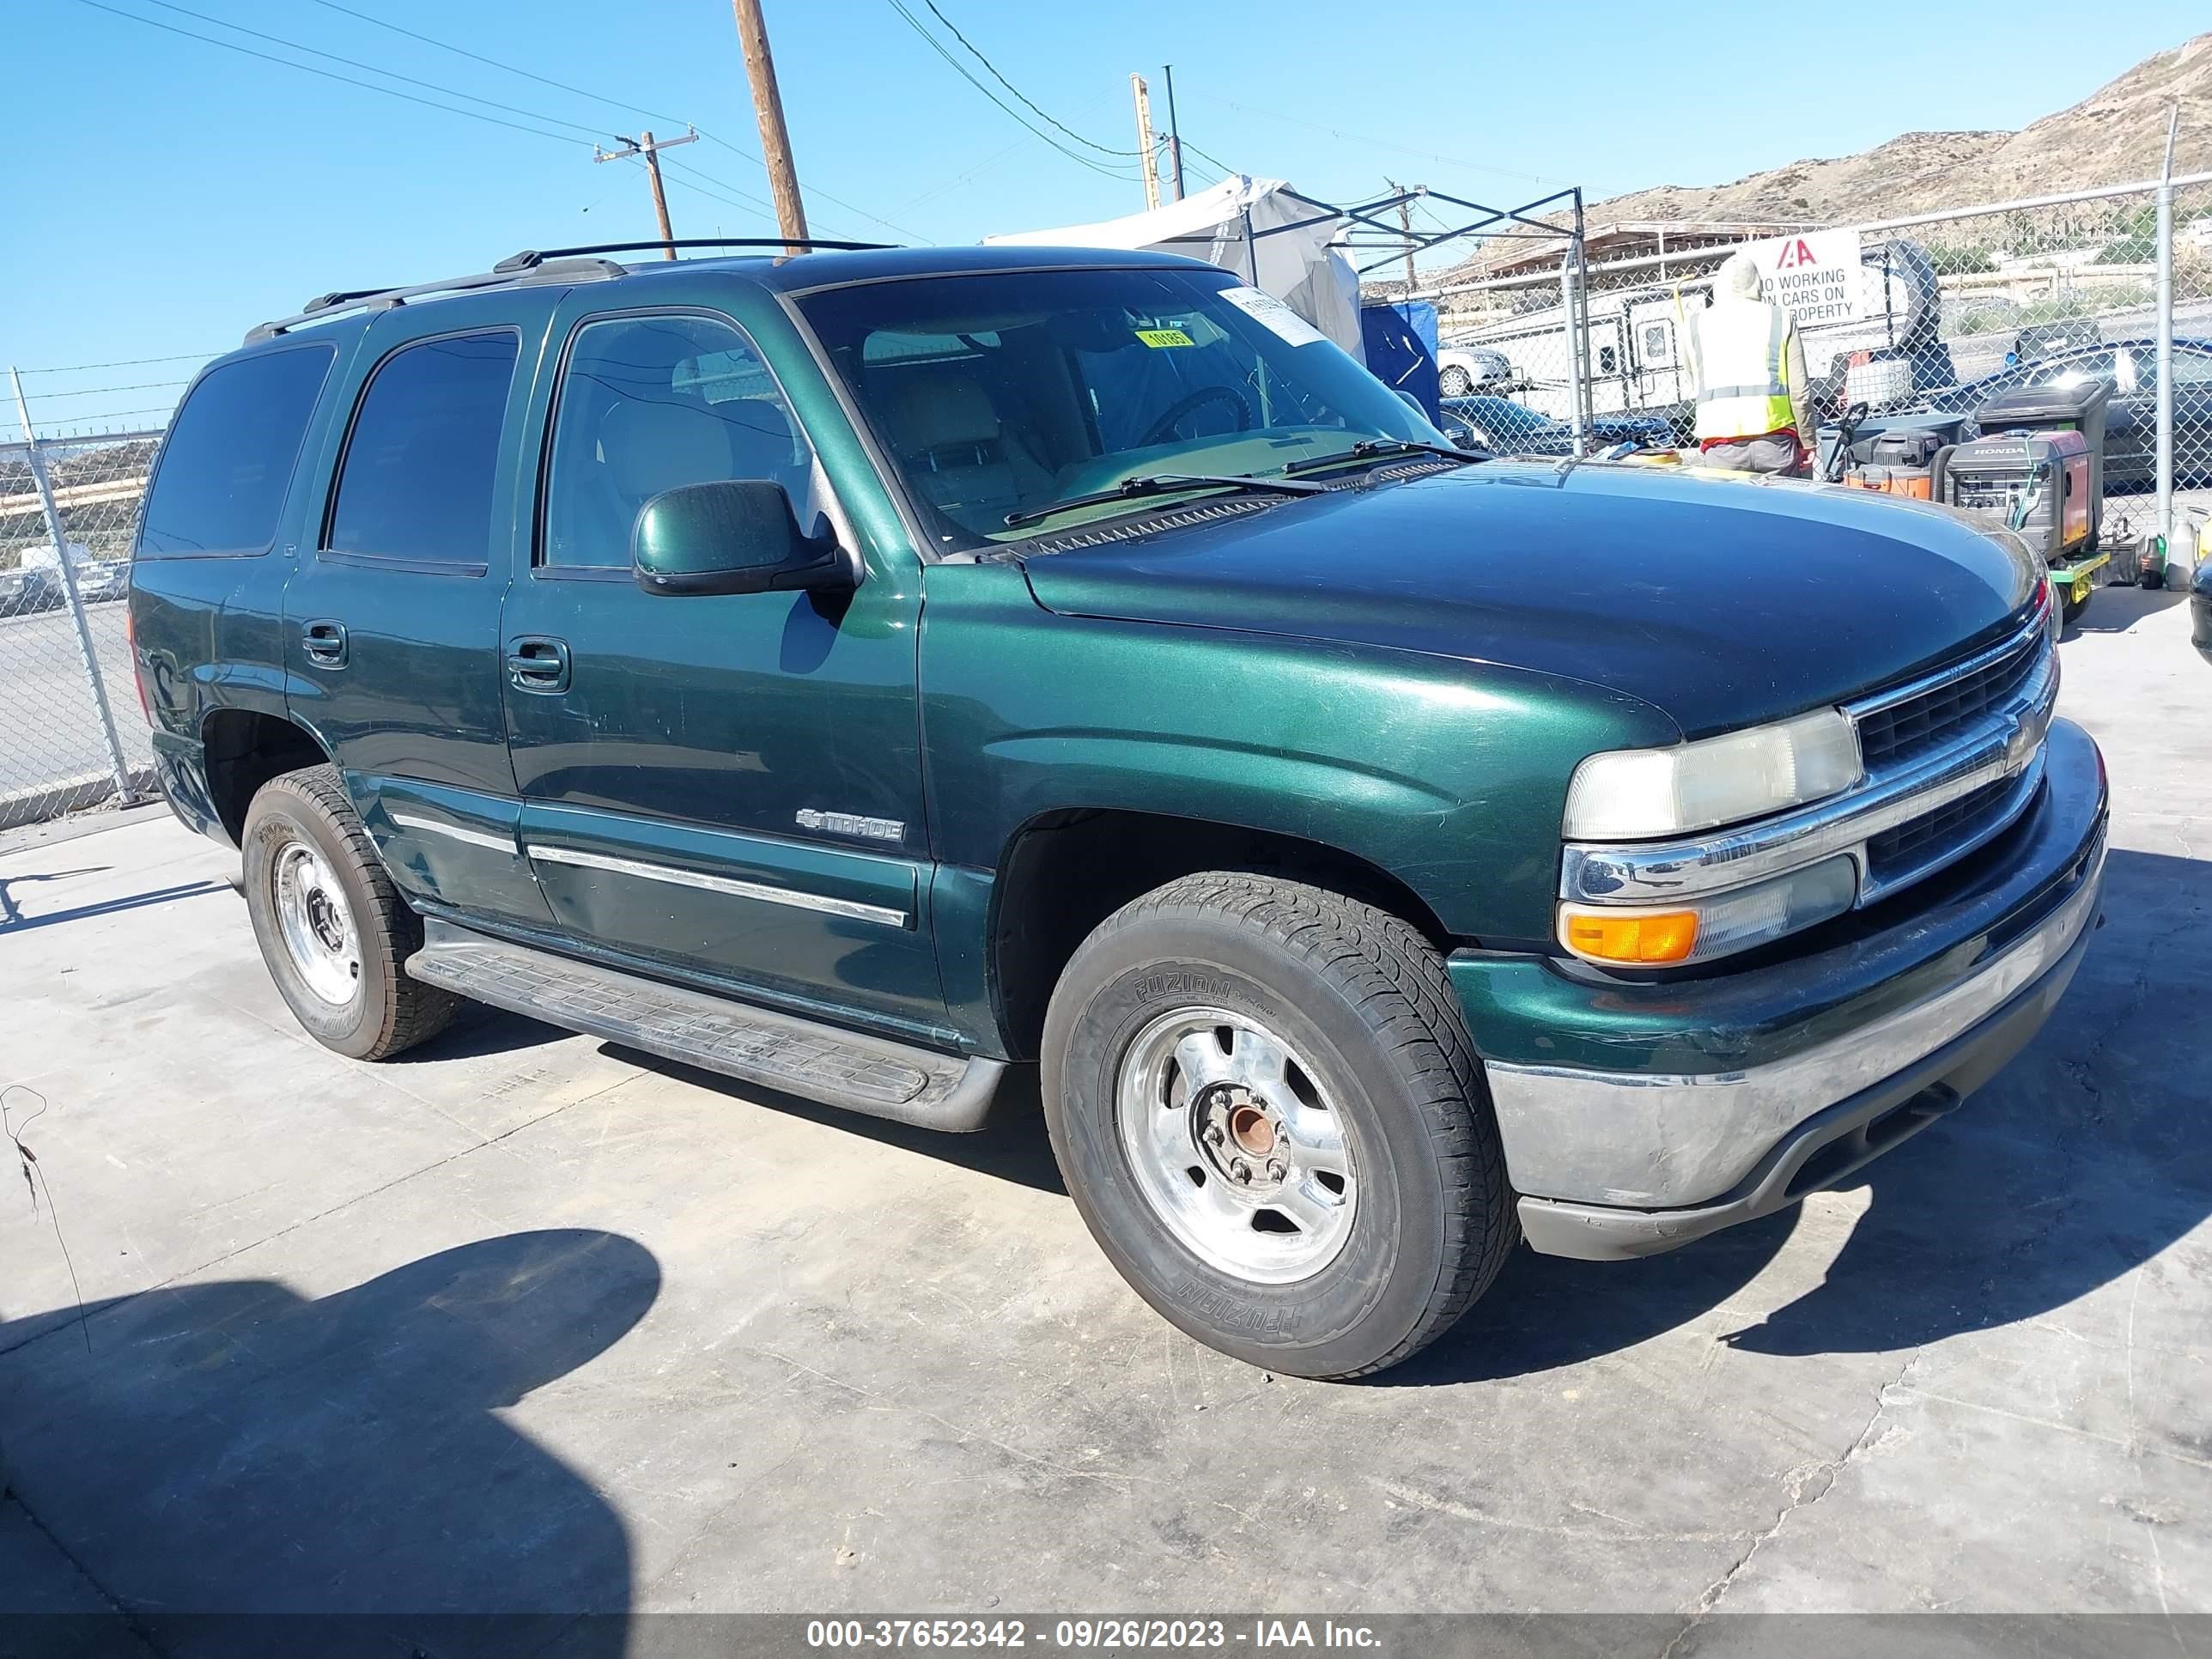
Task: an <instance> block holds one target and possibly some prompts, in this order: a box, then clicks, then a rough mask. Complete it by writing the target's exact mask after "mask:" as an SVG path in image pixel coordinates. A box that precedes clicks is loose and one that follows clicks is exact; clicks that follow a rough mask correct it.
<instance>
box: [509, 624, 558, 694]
mask: <svg viewBox="0 0 2212 1659" xmlns="http://www.w3.org/2000/svg"><path fill="white" fill-rule="evenodd" d="M507 684H509V685H512V686H513V688H514V689H515V690H518V691H534V692H537V693H538V694H539V695H541V696H557V695H558V694H559V693H561V692H563V691H566V690H568V641H566V640H556V639H552V638H550V637H548V636H547V635H525V636H524V637H522V638H520V639H518V640H515V641H513V642H512V643H510V644H509V645H508V647H507Z"/></svg>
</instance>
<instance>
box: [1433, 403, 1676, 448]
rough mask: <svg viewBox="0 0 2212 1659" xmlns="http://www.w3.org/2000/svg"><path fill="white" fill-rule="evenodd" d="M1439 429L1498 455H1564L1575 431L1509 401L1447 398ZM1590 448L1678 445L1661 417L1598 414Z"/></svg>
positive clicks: (1463, 441)
mask: <svg viewBox="0 0 2212 1659" xmlns="http://www.w3.org/2000/svg"><path fill="white" fill-rule="evenodd" d="M1441 408H1442V412H1443V428H1444V430H1445V432H1446V433H1448V434H1449V435H1450V436H1451V439H1452V441H1453V442H1455V443H1458V444H1464V445H1467V446H1468V447H1472V448H1475V449H1486V450H1489V451H1490V452H1491V453H1492V454H1497V455H1567V454H1571V453H1573V450H1574V436H1575V430H1574V428H1573V427H1571V426H1570V425H1569V424H1568V423H1567V422H1565V421H1562V420H1559V419H1556V418H1554V417H1553V416H1549V415H1541V414H1539V413H1537V411H1536V410H1533V409H1531V408H1529V407H1528V405H1527V404H1516V403H1515V402H1514V401H1513V400H1512V399H1511V398H1493V397H1474V398H1445V399H1444V400H1443V404H1442V405H1441ZM1590 438H1591V446H1592V447H1593V448H1599V449H1603V448H1609V447H1612V446H1613V445H1614V444H1623V443H1635V444H1644V445H1649V446H1650V447H1655V448H1666V447H1671V446H1673V445H1674V444H1675V443H1676V442H1678V441H1680V440H1679V439H1678V438H1677V437H1676V436H1675V434H1674V428H1673V427H1672V426H1671V425H1670V424H1669V423H1668V421H1667V420H1666V418H1665V417H1664V416H1658V415H1601V416H1597V418H1596V419H1595V420H1594V421H1592V422H1590Z"/></svg>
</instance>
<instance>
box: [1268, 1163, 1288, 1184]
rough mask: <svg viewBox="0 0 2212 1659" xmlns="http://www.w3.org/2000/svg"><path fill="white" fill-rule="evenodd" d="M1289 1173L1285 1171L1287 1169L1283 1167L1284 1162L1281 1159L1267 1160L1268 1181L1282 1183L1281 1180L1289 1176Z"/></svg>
mask: <svg viewBox="0 0 2212 1659" xmlns="http://www.w3.org/2000/svg"><path fill="white" fill-rule="evenodd" d="M1289 1173H1290V1171H1289V1170H1285V1168H1284V1167H1283V1160H1282V1159H1280V1158H1269V1159H1268V1160H1267V1179H1268V1180H1270V1181H1280V1180H1281V1179H1282V1178H1283V1177H1284V1176H1285V1175H1287V1174H1289Z"/></svg>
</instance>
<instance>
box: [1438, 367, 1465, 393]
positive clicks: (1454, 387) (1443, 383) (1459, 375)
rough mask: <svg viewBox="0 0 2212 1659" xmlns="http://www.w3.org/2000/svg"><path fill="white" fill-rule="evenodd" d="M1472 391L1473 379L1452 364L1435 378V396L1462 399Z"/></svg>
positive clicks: (1463, 370)
mask: <svg viewBox="0 0 2212 1659" xmlns="http://www.w3.org/2000/svg"><path fill="white" fill-rule="evenodd" d="M1472 391H1474V376H1473V375H1472V374H1468V372H1467V371H1466V370H1465V369H1463V368H1460V367H1459V366H1458V365H1457V364H1454V365H1453V366H1452V367H1451V368H1447V369H1445V370H1444V371H1443V373H1442V374H1438V375H1437V396H1439V397H1443V398H1464V397H1466V396H1467V394H1468V392H1472Z"/></svg>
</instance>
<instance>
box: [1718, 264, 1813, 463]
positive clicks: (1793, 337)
mask: <svg viewBox="0 0 2212 1659" xmlns="http://www.w3.org/2000/svg"><path fill="white" fill-rule="evenodd" d="M1690 364H1691V369H1692V374H1694V376H1695V378H1696V382H1697V387H1698V447H1699V449H1700V450H1702V451H1703V452H1704V464H1705V465H1707V466H1721V467H1730V468H1733V469H1735V471H1740V472H1794V471H1796V470H1797V469H1798V467H1799V466H1800V465H1802V464H1803V462H1804V459H1805V458H1806V457H1807V456H1808V454H1809V453H1811V450H1812V447H1813V438H1814V425H1813V410H1812V404H1811V399H1810V398H1809V397H1808V393H1807V389H1806V387H1807V376H1806V374H1805V348H1804V345H1803V343H1802V342H1801V341H1800V340H1799V339H1798V337H1797V325H1796V322H1795V321H1793V320H1792V319H1791V318H1790V313H1788V312H1786V311H1784V309H1783V308H1782V307H1780V306H1773V305H1768V304H1767V303H1766V302H1765V301H1763V300H1761V299H1760V298H1759V267H1758V266H1757V265H1756V264H1753V262H1752V258H1751V255H1749V254H1748V253H1732V254H1730V255H1729V258H1728V263H1727V264H1723V266H1722V267H1721V270H1720V276H1719V277H1718V279H1717V281H1716V282H1715V283H1714V284H1713V303H1712V304H1711V306H1710V307H1707V308H1706V309H1705V310H1704V311H1702V312H1698V313H1693V314H1692V317H1691V319H1690Z"/></svg>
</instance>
